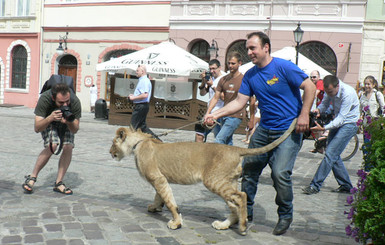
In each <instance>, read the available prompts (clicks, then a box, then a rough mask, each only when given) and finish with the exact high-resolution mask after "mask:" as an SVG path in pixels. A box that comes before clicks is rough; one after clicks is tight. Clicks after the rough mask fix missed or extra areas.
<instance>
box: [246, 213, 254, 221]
mask: <svg viewBox="0 0 385 245" xmlns="http://www.w3.org/2000/svg"><path fill="white" fill-rule="evenodd" d="M247 221H249V222H251V221H253V215H252V214H250V215H247Z"/></svg>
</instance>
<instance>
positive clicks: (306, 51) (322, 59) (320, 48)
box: [299, 41, 337, 75]
mask: <svg viewBox="0 0 385 245" xmlns="http://www.w3.org/2000/svg"><path fill="white" fill-rule="evenodd" d="M299 52H300V53H301V54H303V55H304V56H305V57H307V58H308V59H310V60H311V61H313V62H314V63H316V64H317V65H319V66H321V67H322V68H324V69H325V70H327V71H328V72H330V73H331V74H333V75H336V74H337V57H336V55H335V53H334V51H333V49H331V48H330V47H329V46H328V45H326V44H324V43H321V42H317V41H311V42H307V43H304V44H302V45H300V46H299Z"/></svg>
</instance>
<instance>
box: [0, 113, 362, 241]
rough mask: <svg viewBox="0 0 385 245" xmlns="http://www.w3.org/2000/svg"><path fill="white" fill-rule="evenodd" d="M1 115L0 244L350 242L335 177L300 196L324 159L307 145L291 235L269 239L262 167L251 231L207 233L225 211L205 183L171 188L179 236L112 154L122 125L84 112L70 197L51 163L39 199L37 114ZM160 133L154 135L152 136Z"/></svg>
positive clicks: (267, 187) (296, 179) (270, 211)
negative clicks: (59, 187) (28, 189)
mask: <svg viewBox="0 0 385 245" xmlns="http://www.w3.org/2000/svg"><path fill="white" fill-rule="evenodd" d="M0 118H1V119H0V120H1V123H0V130H1V132H2V137H1V138H0V152H1V153H0V162H1V169H0V243H1V244H27V243H34V244H71V245H72V244H73V245H75V244H224V245H225V244H243V245H246V244H356V243H355V242H354V241H353V240H352V239H349V238H347V237H346V236H345V232H344V230H345V226H346V225H347V223H348V220H347V219H346V215H344V211H345V210H348V207H347V206H345V203H346V197H347V194H336V193H333V192H331V190H332V189H334V188H337V187H338V186H337V183H336V181H335V180H334V178H333V176H332V175H330V176H329V177H328V178H327V180H326V182H325V184H324V188H323V189H322V191H321V192H320V193H318V194H316V195H312V196H307V195H304V194H302V191H301V188H302V187H303V186H306V185H308V184H309V182H310V180H311V178H312V176H313V174H314V173H315V171H316V168H317V166H318V164H319V163H320V161H321V159H322V155H320V154H312V153H309V150H310V149H312V141H310V140H306V141H305V143H304V146H303V148H302V150H301V152H300V153H299V156H298V158H297V161H296V164H295V169H294V171H293V172H294V173H293V183H294V197H295V199H294V221H293V224H292V226H291V228H290V229H289V231H288V232H287V233H286V234H284V235H282V236H274V235H272V234H271V232H272V230H273V228H274V226H275V224H276V222H277V214H276V209H277V206H276V205H275V203H274V198H275V191H274V189H273V187H272V181H271V179H270V169H269V168H268V167H267V168H266V169H265V171H264V173H263V175H262V176H261V179H260V184H259V192H258V195H257V197H256V205H255V208H254V212H255V213H254V221H253V222H252V223H250V224H249V225H248V226H249V231H248V234H247V236H240V235H239V234H238V233H237V227H234V228H231V229H229V230H226V231H217V230H215V229H213V228H212V227H211V223H212V222H213V221H214V220H216V219H224V218H225V216H226V215H227V214H228V212H229V210H228V209H227V207H226V205H225V203H224V202H223V200H222V199H221V198H219V197H218V196H216V195H214V194H212V193H211V192H209V191H208V190H206V189H205V188H204V186H203V185H202V184H198V185H195V186H179V185H172V188H173V191H174V195H175V198H176V201H177V203H178V205H179V209H180V211H181V213H182V214H183V218H184V225H183V227H182V228H181V229H179V230H169V229H168V228H167V225H166V223H167V221H168V220H169V219H170V218H171V214H170V212H169V211H168V210H166V209H165V210H164V211H163V212H162V213H158V214H150V213H148V212H147V205H148V204H149V203H151V202H152V200H153V197H154V193H155V192H154V190H153V189H152V187H151V186H150V185H149V184H148V183H147V182H146V181H144V180H143V179H142V178H141V177H140V176H139V174H138V172H137V170H136V168H135V164H134V160H133V157H129V158H127V159H123V160H122V161H121V162H117V161H114V160H112V159H111V157H110V155H109V147H110V145H111V140H112V138H113V136H114V133H115V131H116V129H117V128H118V127H119V126H117V125H108V123H107V120H99V119H94V115H93V114H91V113H84V115H83V118H82V119H81V124H80V130H79V132H78V134H77V135H76V139H75V144H76V146H75V149H74V154H73V160H72V164H71V165H70V168H69V170H68V173H67V175H66V177H65V179H64V182H65V183H66V184H67V185H68V186H70V187H71V188H72V189H73V191H74V194H73V195H72V196H64V195H61V194H59V193H55V192H53V191H52V186H53V183H54V181H55V177H56V173H57V161H58V157H57V156H53V157H52V158H51V160H50V162H49V163H48V164H47V165H46V167H45V168H44V169H43V170H42V171H41V173H40V175H39V177H38V180H37V182H36V185H35V192H34V193H33V194H32V195H27V194H24V193H23V190H22V188H21V184H22V183H23V182H24V176H25V175H28V174H30V173H31V171H32V168H33V166H34V163H35V161H36V157H37V155H38V154H39V152H40V151H41V150H42V145H43V142H42V140H41V137H40V134H37V133H35V132H34V131H33V119H34V115H33V110H32V109H28V108H25V107H13V108H5V107H0ZM165 131H168V130H165V129H154V132H155V133H163V132H165ZM244 137H245V136H244V135H235V138H234V142H235V144H236V145H238V146H242V147H246V145H245V144H244V143H243V142H241V139H243V138H244ZM162 139H163V140H164V141H165V142H177V141H193V140H194V133H193V132H191V131H183V130H179V131H176V132H173V133H170V134H168V135H167V136H163V137H162ZM212 140H213V139H212V138H210V139H209V141H212ZM197 154H198V153H197ZM361 158H362V155H361V152H360V151H359V152H358V153H357V154H356V156H355V157H354V158H353V159H352V160H350V161H348V162H346V163H345V164H346V166H347V168H348V171H349V173H350V175H351V178H352V181H353V184H355V183H356V182H357V177H356V171H357V169H358V168H359V166H360V163H361Z"/></svg>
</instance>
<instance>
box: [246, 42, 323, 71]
mask: <svg viewBox="0 0 385 245" xmlns="http://www.w3.org/2000/svg"><path fill="white" fill-rule="evenodd" d="M295 54H296V50H295V48H293V47H285V48H283V49H280V50H277V51H275V52H273V53H272V54H271V56H273V57H277V58H281V59H285V60H290V61H291V62H293V63H295ZM253 66H254V64H253V63H252V62H249V63H246V64H244V65H242V66H240V67H239V71H240V72H241V73H242V74H245V73H246V71H248V70H249V69H250V68H251V67H253ZM298 67H299V68H301V70H303V71H304V72H305V73H306V74H308V75H310V73H311V72H312V71H314V70H318V71H319V72H320V78H321V79H323V78H324V77H325V76H326V75H330V72H328V71H326V70H325V69H323V68H322V67H321V66H319V65H317V64H316V63H314V62H313V61H311V60H310V59H308V58H306V57H305V56H304V55H302V54H301V53H298Z"/></svg>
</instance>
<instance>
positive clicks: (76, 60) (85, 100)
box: [40, 0, 170, 111]
mask: <svg viewBox="0 0 385 245" xmlns="http://www.w3.org/2000/svg"><path fill="white" fill-rule="evenodd" d="M169 15H170V3H169V2H168V1H161V0H155V1H128V0H119V1H117V0H67V1H65V2H64V1H61V0H46V1H45V3H44V21H43V25H42V29H43V34H42V58H43V62H42V67H41V74H42V75H41V77H42V79H41V84H40V85H42V83H44V81H46V80H47V79H48V78H49V77H50V76H51V75H52V74H63V75H68V76H72V77H73V78H74V82H75V84H74V85H75V87H76V94H77V96H78V97H79V98H80V100H81V103H82V107H83V110H84V111H89V110H90V106H89V105H90V87H91V86H92V85H96V86H97V88H98V98H103V99H106V100H107V101H108V100H109V95H110V76H111V75H109V74H108V73H107V72H97V71H96V70H95V67H96V64H98V63H101V62H103V61H107V60H109V59H111V58H115V57H119V56H121V55H124V54H127V53H130V52H134V51H136V50H139V49H142V48H145V47H147V46H150V45H153V44H156V43H159V42H161V41H166V40H168V32H169ZM60 43H61V46H62V48H63V51H62V52H57V48H58V47H59V44H60Z"/></svg>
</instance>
